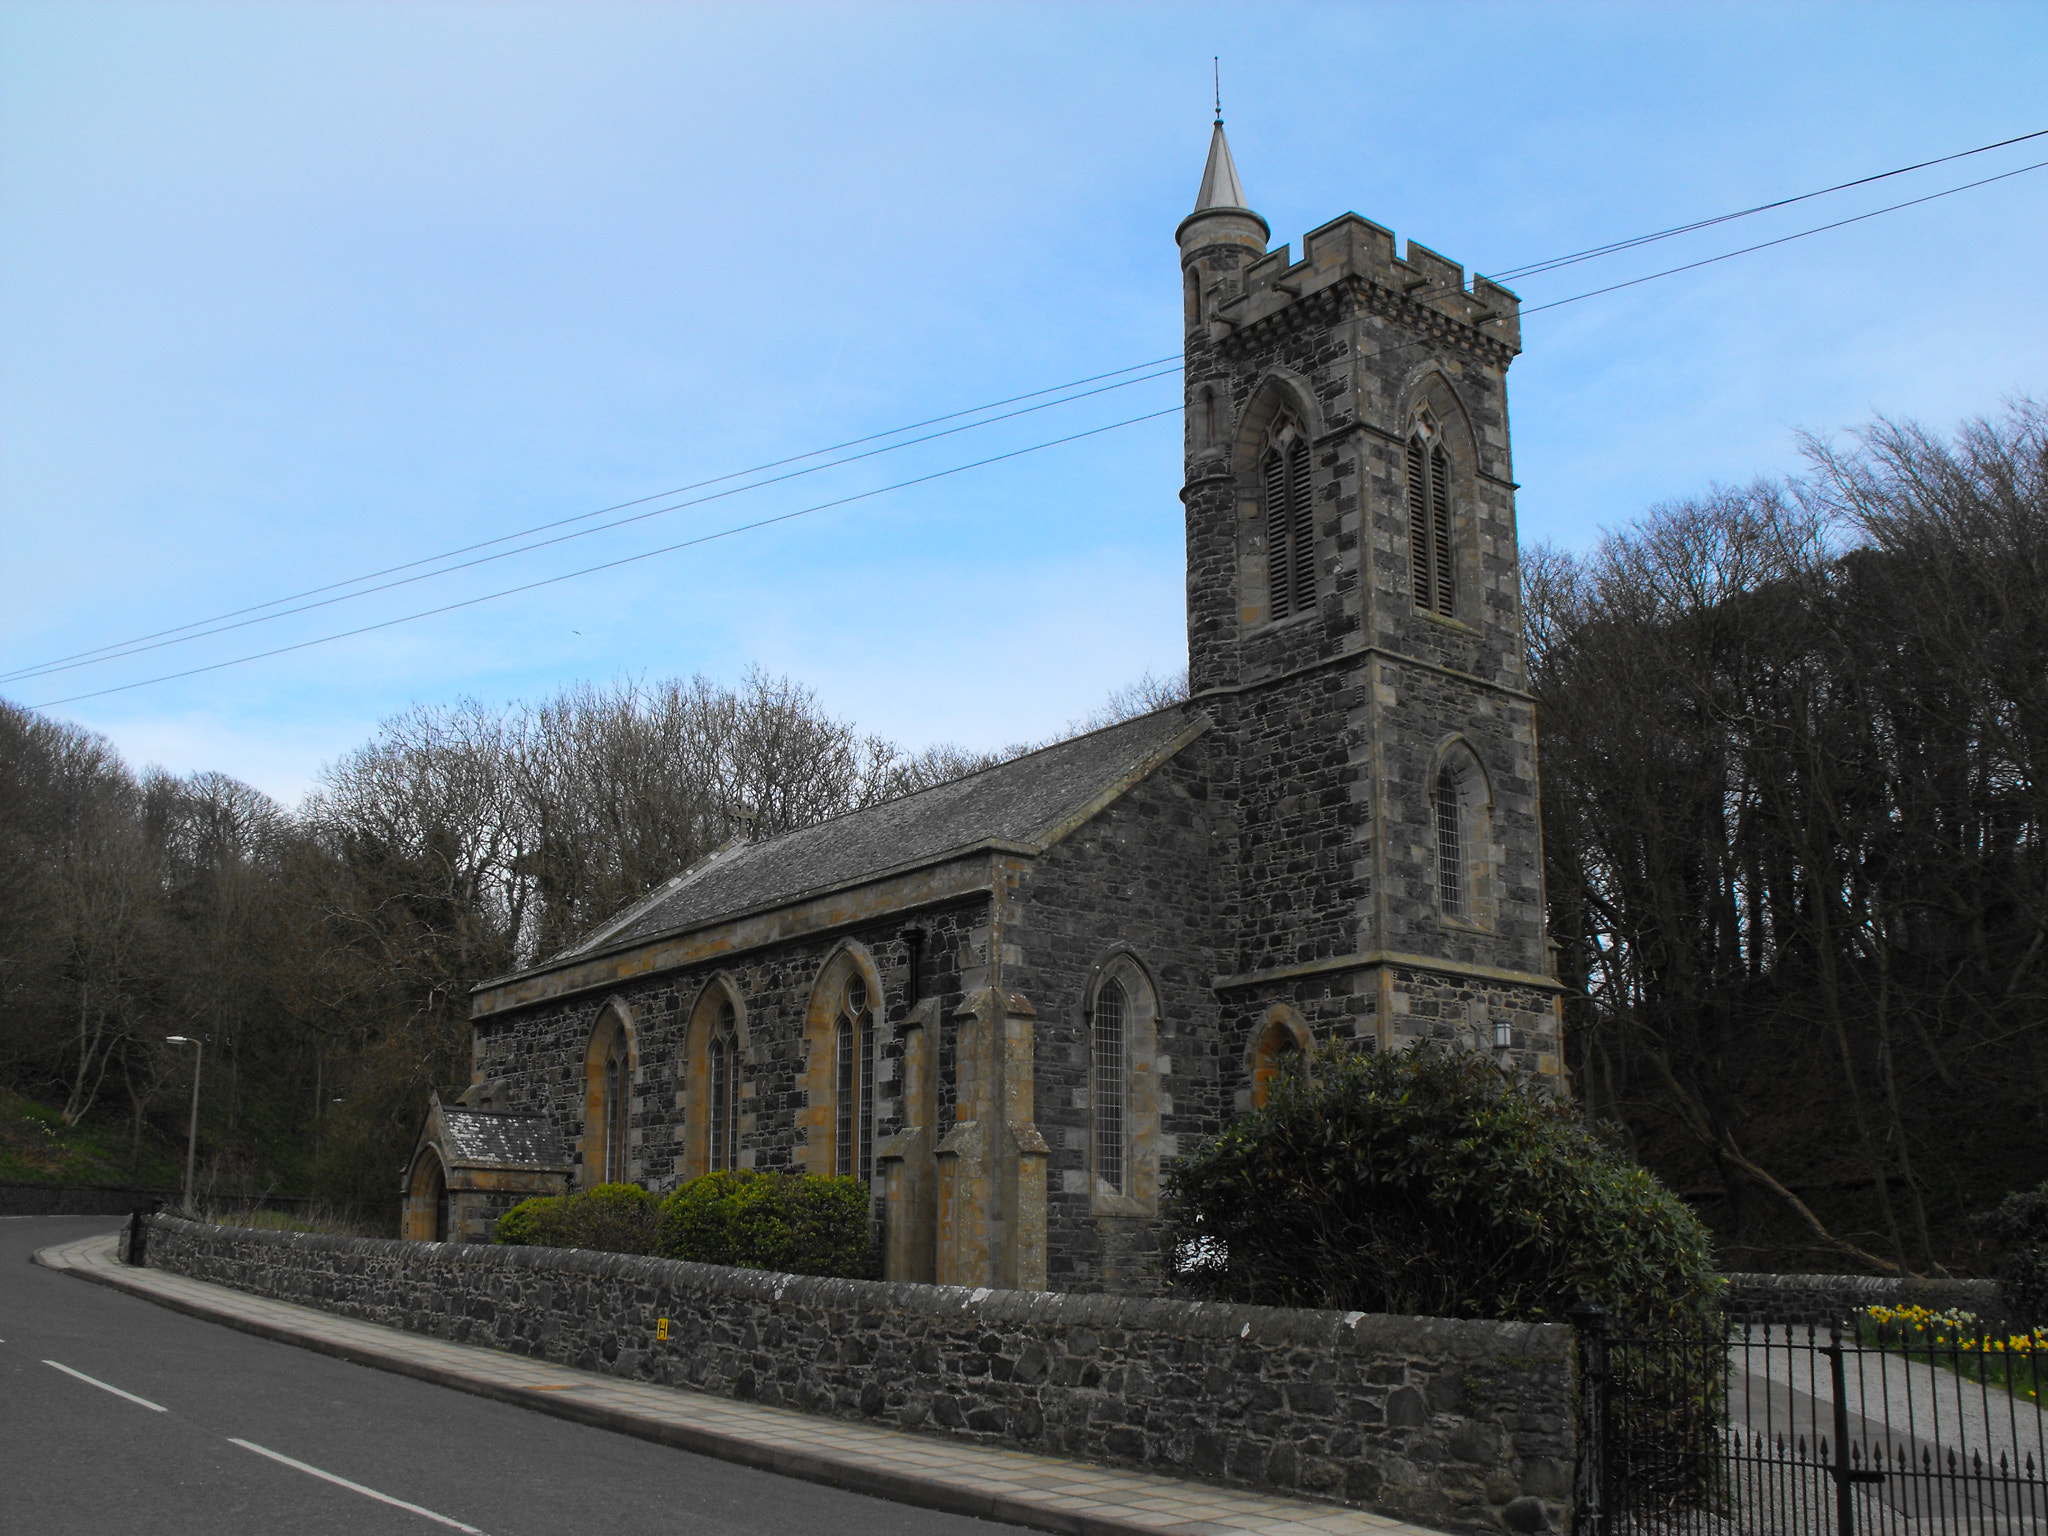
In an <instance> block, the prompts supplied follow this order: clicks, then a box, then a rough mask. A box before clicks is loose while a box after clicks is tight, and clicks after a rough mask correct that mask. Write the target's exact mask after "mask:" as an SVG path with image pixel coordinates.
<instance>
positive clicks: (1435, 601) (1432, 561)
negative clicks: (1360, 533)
mask: <svg viewBox="0 0 2048 1536" xmlns="http://www.w3.org/2000/svg"><path fill="white" fill-rule="evenodd" d="M1408 563H1409V568H1410V572H1411V574H1412V575H1413V577H1414V586H1415V606H1416V607H1417V608H1420V609H1422V610H1424V611H1425V612H1428V613H1439V614H1442V615H1443V616H1444V617H1445V618H1449V617H1451V615H1452V613H1453V611H1454V608H1455V603H1454V594H1453V591H1452V585H1451V576H1452V570H1453V564H1454V562H1453V561H1452V558H1451V461H1450V456H1449V455H1448V454H1446V453H1445V452H1444V445H1443V437H1442V434H1441V433H1440V432H1439V431H1438V430H1437V427H1436V423H1435V422H1434V421H1433V420H1432V419H1431V418H1430V416H1429V413H1428V412H1426V411H1425V412H1424V413H1423V415H1422V418H1421V420H1419V421H1418V422H1417V423H1416V424H1415V431H1414V433H1413V434H1412V435H1411V436H1410V437H1409V439H1408Z"/></svg>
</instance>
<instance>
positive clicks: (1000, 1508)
mask: <svg viewBox="0 0 2048 1536" xmlns="http://www.w3.org/2000/svg"><path fill="white" fill-rule="evenodd" d="M52 1251H53V1250H52V1249H41V1250H39V1251H38V1252H37V1253H36V1254H35V1260H34V1261H35V1262H36V1263H37V1264H40V1265H42V1266H43V1267H44V1268H45V1269H50V1270H54V1271H56V1272H57V1273H58V1274H64V1275H71V1276H74V1277H75V1278H77V1279H80V1280H86V1281H90V1282H91V1283H92V1284H94V1285H103V1286H105V1287H107V1289H109V1290H113V1291H119V1292H121V1293H122V1294H124V1295H128V1296H135V1297H139V1298H140V1299H142V1300H144V1301H149V1302H154V1303H155V1304H156V1305H158V1306H160V1307H163V1308H166V1309H167V1310H169V1311H172V1312H182V1313H184V1314H186V1315H187V1316H188V1317H195V1318H198V1319H199V1320H200V1321H202V1322H209V1323H217V1324H220V1325H221V1326H223V1327H228V1328H233V1329H236V1330H237V1331H239V1332H242V1333H248V1334H254V1335H255V1336H256V1337H257V1338H260V1339H269V1340H271V1341H272V1342H274V1343H279V1344H292V1345H296V1346H297V1347H298V1348H300V1349H306V1350H311V1351H312V1352H313V1353H315V1354H321V1355H329V1356H332V1357H333V1358H335V1359H337V1360H346V1361H349V1362H350V1363H351V1364H354V1365H364V1366H369V1367H371V1368H372V1369H374V1370H380V1371H389V1372H390V1373H391V1374H393V1375H396V1376H410V1377H412V1378H413V1379H414V1380H416V1381H425V1382H429V1383H431V1384H433V1385H435V1386H441V1387H449V1388H452V1389H453V1390H455V1391H458V1392H467V1393H469V1394H470V1395H471V1396H472V1397H482V1398H489V1399H490V1400H492V1401H494V1402H500V1403H510V1404H511V1405H512V1406H513V1407H515V1408H525V1409H527V1410H529V1411H531V1412H535V1413H545V1414H550V1415H552V1416H553V1417H555V1418H558V1419H567V1420H569V1421H570V1422H571V1423H575V1424H583V1425H586V1426H588V1427H590V1428H593V1429H606V1430H611V1431H613V1432H615V1433H618V1434H625V1435H631V1436H633V1437H634V1438H635V1439H640V1440H652V1441H654V1442H655V1443H656V1444H659V1445H666V1446H669V1447H671V1448H672V1449H675V1450H679V1451H690V1452H692V1453H694V1454H696V1455H699V1456H708V1457H711V1458H712V1459H714V1460H717V1461H730V1462H734V1463H737V1464H738V1465H740V1466H747V1467H754V1468H757V1469H758V1470H761V1471H764V1472H775V1473H779V1474H780V1475H782V1476H784V1477H793V1478H796V1479H798V1480H800V1481H802V1482H807V1483H822V1484H824V1485H825V1486H827V1487H829V1488H839V1489H842V1490H844V1491H845V1492H847V1493H860V1494H866V1495H868V1496H869V1497H871V1498H879V1499H886V1500H888V1501H889V1502H890V1503H892V1504H909V1505H913V1506H915V1507H918V1508H921V1509H932V1510H937V1511H938V1512H939V1513H941V1514H950V1515H966V1516H969V1517H971V1518H973V1519H977V1520H996V1521H1001V1522H1004V1523H1006V1524H1009V1525H1021V1526H1026V1527H1028V1528H1030V1529H1032V1530H1037V1531H1050V1532H1052V1533H1054V1536H1172V1533H1171V1532H1170V1531H1167V1532H1163V1533H1162V1531H1161V1528H1160V1527H1159V1526H1156V1525H1139V1524H1137V1523H1135V1522H1127V1521H1123V1520H1116V1519H1106V1518H1104V1517H1102V1516H1100V1515H1094V1514H1089V1513H1085V1512H1083V1511H1079V1510H1057V1509H1044V1508H1041V1507H1040V1506H1038V1505H1035V1504H1031V1503H1028V1502H1026V1501H1024V1500H1021V1499H1015V1498H1011V1497H1009V1496H1008V1495H1006V1494H1001V1493H991V1492H984V1491H974V1490H969V1489H965V1488H955V1487H953V1486H952V1485H951V1484H948V1483H940V1482H930V1481H926V1480H925V1479H923V1478H919V1477H914V1476H912V1475H911V1474H909V1473H907V1472H892V1471H888V1470H886V1469H883V1468H880V1467H875V1466H871V1465H867V1464H863V1463H859V1462H846V1461H840V1460H838V1459H837V1458H834V1457H830V1456H824V1455H820V1454H818V1453H817V1452H813V1451H795V1450H789V1449H786V1448H783V1447H777V1446H764V1445H760V1444H757V1443H756V1442H754V1441H752V1440H747V1439H744V1438H742V1437H741V1436H738V1435H728V1434H722V1433H720V1432H719V1431H718V1430H715V1429H704V1428H701V1427H699V1426H696V1425H691V1424H665V1423H662V1422H660V1421H658V1420H650V1419H643V1418H640V1417H638V1416H637V1415H635V1414H632V1413H629V1412H627V1411H626V1410H625V1409H622V1408H611V1407H607V1406H606V1405H604V1404H602V1403H583V1402H578V1401H576V1400H575V1399H574V1398H565V1397H559V1396H557V1395H556V1394H554V1393H552V1392H532V1391H529V1390H528V1389H526V1388H525V1387H520V1386H512V1385H510V1384H507V1383H501V1382H494V1381H484V1380H480V1379H478V1378H475V1377H471V1376H467V1375H465V1374H463V1373H462V1372H460V1371H454V1370H450V1369H448V1368H446V1367H444V1366H437V1365H430V1364H428V1363H426V1362H424V1361H419V1360H408V1359H405V1358H403V1357H401V1356H397V1355H393V1354H386V1353H385V1352H383V1351H381V1350H374V1349H364V1348H361V1347H358V1346H356V1345H353V1344H348V1343H345V1342H343V1341H341V1340H338V1339H323V1338H317V1337H314V1336H313V1335H310V1334H303V1333H299V1332H298V1331H296V1330H294V1329H290V1328H284V1327H280V1326H278V1325H277V1324H274V1323H266V1322H263V1321H261V1320H260V1319H257V1318H253V1317H242V1316H239V1315H237V1314H235V1313H233V1312H230V1311H228V1310H226V1309H225V1308H216V1307H209V1306H207V1305H205V1304H204V1303H202V1302H198V1301H194V1300H192V1299H190V1298H188V1297H183V1296H172V1295H167V1294H165V1293H164V1292H161V1291H158V1290H156V1289H155V1288H153V1287H151V1286H147V1285H139V1284H136V1283H134V1282H133V1281H130V1280H127V1279H126V1278H125V1277H124V1276H122V1275H119V1274H117V1273H113V1272H109V1271H107V1270H103V1269H98V1268H93V1267H88V1266H86V1265H77V1264H69V1263H63V1262H51V1261H50V1260H47V1259H45V1258H44V1256H43V1255H44V1254H45V1253H50V1252H52ZM178 1278H180V1279H189V1278H190V1277H189V1276H179V1277H178ZM194 1283H195V1284H200V1285H205V1284H210V1283H211V1282H209V1281H196V1282H194ZM236 1294H241V1293H239V1292H237V1293H236ZM257 1299H258V1300H263V1301H276V1300H277V1298H275V1297H270V1296H266V1297H259V1298H257ZM278 1305H280V1306H297V1305H299V1303H297V1302H278ZM308 1310H317V1309H312V1308H309V1309H308ZM322 1315H323V1316H333V1317H335V1318H336V1319H337V1321H342V1322H362V1321H363V1320H362V1319H361V1318H342V1317H340V1316H339V1314H333V1313H324V1314H322ZM364 1326H366V1327H371V1328H376V1327H382V1326H384V1325H382V1324H380V1323H366V1324H365V1325H364ZM392 1331H393V1332H397V1330H395V1329H394V1330H392ZM399 1336H400V1337H401V1338H404V1337H419V1338H422V1339H426V1338H429V1337H430V1336H429V1335H425V1334H420V1335H407V1334H400V1335H399ZM431 1342H433V1343H437V1344H447V1343H452V1342H453V1341H452V1340H448V1339H433V1340H431ZM460 1347H462V1348H469V1349H486V1348H489V1346H488V1345H481V1344H472V1345H464V1346H460ZM494 1353H499V1354H504V1355H506V1356H507V1357H508V1358H510V1359H514V1360H525V1359H530V1358H531V1357H530V1356H526V1355H514V1354H512V1353H511V1352H510V1351H509V1350H500V1351H494ZM571 1369H573V1367H571ZM622 1385H639V1386H658V1385H660V1384H659V1383H656V1382H639V1383H622ZM664 1390H667V1391H672V1392H682V1391H686V1390H687V1389H686V1388H680V1387H669V1388H665V1389H664ZM699 1395H700V1396H701V1395H702V1394H699ZM1080 1465H1084V1466H1085V1465H1092V1464H1091V1463H1080ZM1311 1507H1312V1508H1313V1507H1314V1506H1311ZM1343 1507H1344V1506H1342V1505H1332V1506H1329V1510H1330V1511H1331V1512H1335V1511H1336V1510H1340V1509H1342V1508H1343ZM1319 1512H1320V1511H1319Z"/></svg>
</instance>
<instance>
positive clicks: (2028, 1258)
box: [1981, 1183, 2048, 1328]
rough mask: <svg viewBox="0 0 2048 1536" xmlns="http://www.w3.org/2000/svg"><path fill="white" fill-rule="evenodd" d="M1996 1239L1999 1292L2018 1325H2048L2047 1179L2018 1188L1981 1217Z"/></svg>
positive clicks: (2011, 1318)
mask: <svg viewBox="0 0 2048 1536" xmlns="http://www.w3.org/2000/svg"><path fill="white" fill-rule="evenodd" d="M1981 1219H1982V1221H1983V1224H1984V1226H1985V1229H1986V1230H1987V1231H1989V1232H1990V1234H1991V1236H1992V1237H1994V1238H1996V1239H1997V1240H1998V1245H1999V1248H2000V1250H2001V1252H2000V1255H1999V1260H1998V1294H1999V1299H2000V1300H2002V1301H2003V1302H2004V1303H2005V1306H2006V1311H2007V1312H2008V1313H2009V1314H2010V1317H2009V1321H2010V1322H2011V1323H2012V1325H2013V1326H2014V1327H2018V1328H2039V1327H2042V1326H2044V1325H2048V1183H2043V1184H2042V1185H2041V1187H2040V1188H2039V1189H2017V1190H2014V1191H2013V1192H2012V1193H2011V1194H2009V1195H2007V1196H2006V1197H2005V1198H2004V1199H2003V1200H2001V1201H1999V1202H1998V1206H1997V1208H1996V1209H1995V1210H1993V1211H1992V1212H1991V1213H1990V1214H1989V1215H1988V1216H1985V1217H1983V1218H1981Z"/></svg>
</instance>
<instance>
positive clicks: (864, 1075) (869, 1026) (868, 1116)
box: [832, 975, 875, 1184]
mask: <svg viewBox="0 0 2048 1536" xmlns="http://www.w3.org/2000/svg"><path fill="white" fill-rule="evenodd" d="M833 1048H834V1052H835V1055H834V1061H835V1063H836V1067H837V1074H836V1081H835V1083H834V1088H835V1093H834V1096H833V1110H834V1116H835V1127H834V1129H835V1131H836V1136H835V1139H834V1150H833V1158H832V1171H833V1172H834V1173H835V1174H837V1175H839V1177H841V1178H855V1179H859V1180H860V1181H861V1183H863V1184H865V1183H868V1182H869V1181H870V1180H871V1179H872V1178H873V1177H874V1172H875V1012H874V1009H873V1008H872V1007H871V1006H869V999H868V984H867V982H866V981H865V980H863V979H862V978H861V977H860V976H858V975H855V976H853V977H850V978H849V979H848V981H847V983H846V994H845V1001H844V1004H843V1005H842V1007H841V1008H840V1010H839V1019H838V1022H837V1024H835V1025H834V1027H833Z"/></svg>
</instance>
